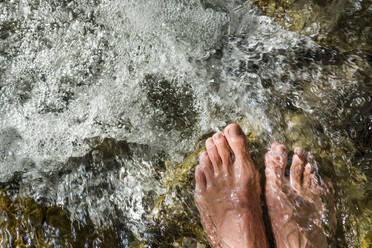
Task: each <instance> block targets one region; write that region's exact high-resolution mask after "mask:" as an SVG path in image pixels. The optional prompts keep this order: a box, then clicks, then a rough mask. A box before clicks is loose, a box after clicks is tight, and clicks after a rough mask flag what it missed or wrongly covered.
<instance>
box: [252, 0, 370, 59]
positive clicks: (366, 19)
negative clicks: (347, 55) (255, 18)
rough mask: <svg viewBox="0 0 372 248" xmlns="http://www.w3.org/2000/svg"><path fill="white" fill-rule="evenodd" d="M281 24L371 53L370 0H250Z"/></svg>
mask: <svg viewBox="0 0 372 248" xmlns="http://www.w3.org/2000/svg"><path fill="white" fill-rule="evenodd" d="M253 2H254V3H256V4H257V5H258V6H259V7H260V9H261V10H262V11H263V12H264V14H265V15H268V16H270V17H273V18H274V19H275V21H276V22H277V23H279V24H280V25H281V26H283V27H284V28H286V29H288V30H291V31H295V32H298V33H300V34H303V35H307V36H310V37H311V38H313V39H314V40H315V41H317V42H318V43H319V44H321V45H324V46H330V47H336V48H338V49H340V50H341V51H352V50H356V49H358V50H362V51H364V52H366V53H368V54H372V26H371V23H372V14H371V9H372V4H371V1H369V0H358V1H347V0H324V1H322V0H315V1H305V0H300V1H295V0H253Z"/></svg>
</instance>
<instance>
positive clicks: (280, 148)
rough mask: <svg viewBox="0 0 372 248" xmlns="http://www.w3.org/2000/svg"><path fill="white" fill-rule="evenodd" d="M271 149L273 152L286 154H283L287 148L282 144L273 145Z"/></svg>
mask: <svg viewBox="0 0 372 248" xmlns="http://www.w3.org/2000/svg"><path fill="white" fill-rule="evenodd" d="M273 151H274V152H275V154H286V155H285V156H287V148H286V147H285V146H284V145H282V144H279V145H277V146H275V147H274V149H273Z"/></svg>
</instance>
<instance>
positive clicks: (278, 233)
mask: <svg viewBox="0 0 372 248" xmlns="http://www.w3.org/2000/svg"><path fill="white" fill-rule="evenodd" d="M311 160H312V159H311V157H310V155H309V154H307V153H305V152H304V151H303V149H301V148H296V150H295V152H294V155H293V158H292V165H291V169H290V176H289V178H288V177H286V176H285V175H284V172H285V167H286V164H287V148H286V147H285V146H284V145H282V144H279V143H274V144H272V146H271V148H270V150H269V151H268V152H267V153H266V156H265V164H266V170H265V174H266V189H265V191H266V203H267V207H268V211H269V216H270V220H271V226H272V229H273V233H274V236H275V241H276V245H277V247H278V248H284V247H285V248H291V247H295V248H304V247H306V248H307V247H313V248H323V247H328V244H327V238H326V235H325V232H324V229H323V225H324V224H325V223H327V224H328V227H329V228H330V229H332V228H334V227H335V226H336V217H335V213H336V210H335V207H334V202H333V198H332V195H331V192H330V188H331V187H332V185H331V184H330V183H326V182H325V181H324V179H323V180H322V179H321V178H320V176H319V175H317V167H316V164H315V163H312V165H311V163H310V162H311ZM309 161H310V162H309Z"/></svg>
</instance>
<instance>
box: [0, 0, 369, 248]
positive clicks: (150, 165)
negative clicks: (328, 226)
mask: <svg viewBox="0 0 372 248" xmlns="http://www.w3.org/2000/svg"><path fill="white" fill-rule="evenodd" d="M371 75H372V69H371V56H370V55H367V54H364V53H362V52H360V51H355V52H349V53H340V52H338V51H337V50H333V49H331V48H324V47H320V46H319V45H317V44H316V43H315V42H313V41H312V40H311V39H310V38H308V37H306V36H300V35H298V34H296V33H293V32H289V31H286V30H284V29H283V28H281V27H280V26H279V25H277V24H276V23H275V22H274V21H273V20H272V19H270V18H269V17H266V16H263V15H262V14H261V12H260V11H259V9H258V8H257V7H256V6H255V5H253V4H251V3H250V2H247V1H231V2H228V3H225V2H222V1H215V2H207V1H197V0H191V1H183V0H177V1H168V0H152V1H144V0H136V1H130V0H112V1H108V0H76V1H67V0H64V1H57V0H48V1H38V0H9V1H0V103H1V104H0V182H1V183H0V186H1V188H2V197H1V199H0V200H1V201H0V202H1V204H0V205H1V216H2V217H1V219H0V221H1V223H0V225H1V232H0V235H1V237H2V242H3V243H2V244H1V245H2V246H3V247H12V246H15V244H18V245H20V247H22V245H23V246H24V247H35V246H36V247H46V246H50V247H83V246H84V245H85V246H86V247H115V246H117V247H141V245H144V247H172V246H175V247H177V246H183V247H196V243H197V242H198V243H199V247H200V246H201V245H203V244H206V243H205V242H206V240H205V237H204V236H203V235H202V233H201V231H200V224H199V222H198V216H197V212H196V210H195V207H194V206H193V202H192V190H193V182H192V170H193V168H194V167H195V164H196V161H197V154H198V151H200V149H199V148H200V147H202V145H200V144H202V142H203V140H204V139H205V138H206V137H207V136H208V135H210V134H211V133H212V132H215V131H219V130H222V128H223V127H224V126H225V125H226V124H228V123H229V122H231V121H239V122H240V123H241V124H242V125H243V127H244V130H245V132H247V133H249V135H250V136H249V137H254V138H252V139H250V140H251V143H252V144H251V145H252V150H253V153H254V155H255V158H256V161H257V163H258V164H259V166H260V167H261V168H262V156H263V152H264V149H265V148H266V147H268V145H269V144H270V143H271V142H273V141H280V142H285V143H287V144H288V146H289V147H290V148H291V149H293V147H294V146H295V145H302V146H304V147H306V148H307V149H308V150H311V151H312V153H313V154H314V156H315V158H316V159H317V160H318V163H319V164H320V167H321V174H322V175H324V176H328V177H330V178H331V179H332V181H333V182H334V184H335V189H336V198H337V207H338V228H337V233H336V234H335V235H334V236H330V243H331V244H332V245H333V246H334V247H359V246H360V245H366V246H365V247H368V243H366V242H368V241H366V240H367V239H368V237H370V236H372V228H371V226H372V224H371V223H372V219H371V215H372V201H371V199H372V197H371V196H372V195H371V194H372V191H371V188H372V185H371V178H372V174H371V168H372V162H371V160H372V136H371V129H372V109H371V108H372V107H371V106H372V105H371V101H372V93H371V92H372V83H371ZM35 211H36V212H37V213H38V214H36V215H35ZM30 213H31V214H30ZM12 216H13V217H12ZM30 216H31V217H30ZM32 216H38V217H37V218H36V217H35V218H36V220H35V218H33V217H32ZM12 218H13V219H14V222H12V221H11V220H13V219H12ZM53 218H55V220H54V219H53ZM17 223H18V224H17ZM19 223H27V224H24V225H23V224H22V225H21V224H19ZM61 223H63V225H62V224H61ZM67 226H68V227H67ZM325 231H326V230H325ZM365 237H367V238H365Z"/></svg>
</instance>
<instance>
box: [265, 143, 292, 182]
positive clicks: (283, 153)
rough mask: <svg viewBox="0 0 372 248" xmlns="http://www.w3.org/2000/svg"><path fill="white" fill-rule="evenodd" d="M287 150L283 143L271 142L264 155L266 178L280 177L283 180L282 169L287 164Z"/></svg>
mask: <svg viewBox="0 0 372 248" xmlns="http://www.w3.org/2000/svg"><path fill="white" fill-rule="evenodd" d="M287 159H288V150H287V148H286V146H285V145H283V144H280V143H276V142H275V143H273V144H272V145H271V148H270V150H269V151H268V152H267V153H266V155H265V166H266V169H265V173H266V178H267V180H270V179H274V178H280V179H283V180H284V170H285V166H286V164H287Z"/></svg>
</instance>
